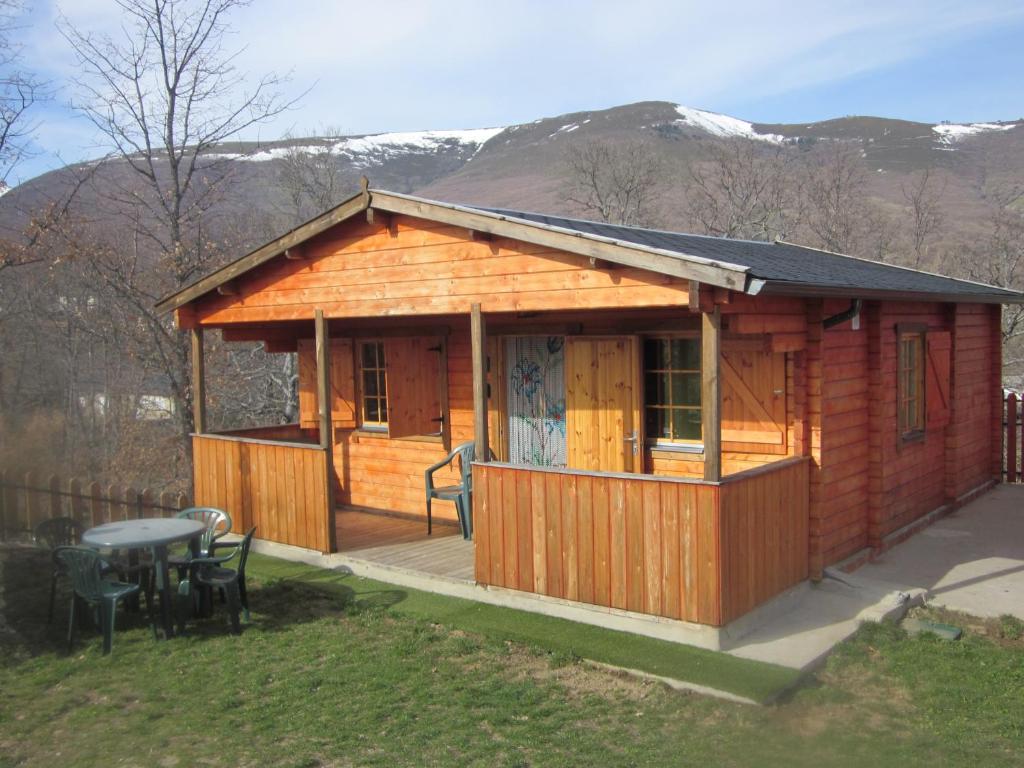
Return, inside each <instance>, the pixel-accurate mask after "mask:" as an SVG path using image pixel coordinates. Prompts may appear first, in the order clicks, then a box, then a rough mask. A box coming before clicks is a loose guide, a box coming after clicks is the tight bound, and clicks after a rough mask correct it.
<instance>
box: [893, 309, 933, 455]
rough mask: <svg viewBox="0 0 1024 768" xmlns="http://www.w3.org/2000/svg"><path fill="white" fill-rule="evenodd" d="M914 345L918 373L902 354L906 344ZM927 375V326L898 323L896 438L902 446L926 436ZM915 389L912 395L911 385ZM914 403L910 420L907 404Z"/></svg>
mask: <svg viewBox="0 0 1024 768" xmlns="http://www.w3.org/2000/svg"><path fill="white" fill-rule="evenodd" d="M911 341H916V343H917V346H918V350H917V354H916V355H915V362H916V364H917V370H916V371H915V370H914V367H913V366H908V365H907V364H906V361H907V357H906V355H905V351H904V349H905V348H904V344H905V343H906V342H911ZM927 375H928V326H927V325H925V324H923V323H898V324H897V325H896V434H897V436H898V437H899V439H900V441H901V442H903V443H909V442H915V441H917V440H921V439H923V438H924V436H925V432H926V428H927V424H926V419H927V413H928V411H927V403H926V402H925V387H926V383H927ZM911 380H913V384H914V388H913V391H911V388H910V382H911ZM911 400H913V401H914V414H913V418H910V416H909V413H910V412H909V410H908V409H907V407H906V406H907V403H908V402H909V401H911Z"/></svg>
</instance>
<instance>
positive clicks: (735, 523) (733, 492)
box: [720, 459, 809, 623]
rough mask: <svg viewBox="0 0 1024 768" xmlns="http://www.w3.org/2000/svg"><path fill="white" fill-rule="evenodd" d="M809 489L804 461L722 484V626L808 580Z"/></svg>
mask: <svg viewBox="0 0 1024 768" xmlns="http://www.w3.org/2000/svg"><path fill="white" fill-rule="evenodd" d="M808 488H809V486H808V464H807V461H806V460H802V459H789V460H786V461H782V462H778V464H777V466H772V465H768V466H767V467H765V471H752V472H750V473H749V474H748V475H746V476H742V475H740V476H737V477H736V478H735V479H732V480H727V481H726V482H724V483H723V484H722V487H721V505H722V507H721V516H720V519H721V530H720V542H721V544H720V546H721V578H722V622H723V623H728V622H729V621H732V620H733V619H735V618H738V617H740V616H742V615H743V614H744V613H746V612H748V611H750V610H751V609H752V608H754V607H756V606H758V605H760V604H761V603H763V602H765V601H766V600H768V599H770V598H772V597H774V596H775V595H777V594H779V593H780V592H782V591H783V590H785V589H787V588H788V587H791V586H793V585H794V584H797V583H799V582H801V581H803V580H804V579H806V578H807V575H808V570H807V569H808V549H807V541H808V528H807V526H808Z"/></svg>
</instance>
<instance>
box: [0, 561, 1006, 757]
mask: <svg viewBox="0 0 1024 768" xmlns="http://www.w3.org/2000/svg"><path fill="white" fill-rule="evenodd" d="M251 577H252V578H251V582H252V584H253V588H252V590H251V602H252V605H253V608H254V615H253V622H252V624H251V625H249V626H248V627H247V628H246V630H245V632H244V633H243V635H242V636H241V637H234V636H231V635H230V634H229V633H228V632H227V631H226V626H227V623H226V618H225V616H224V613H223V611H220V612H219V613H218V615H216V616H215V617H214V618H213V619H210V620H207V621H204V622H200V623H199V624H197V625H195V626H194V628H193V629H192V631H191V633H190V636H189V637H186V638H178V639H175V640H173V641H171V642H167V643H155V642H153V640H152V637H151V635H150V634H149V630H148V627H147V626H146V625H145V623H144V622H142V621H141V620H140V619H139V617H136V616H129V617H127V618H125V617H124V616H123V615H121V616H119V620H122V621H121V622H120V624H119V630H118V632H117V635H116V636H115V640H114V653H113V655H112V656H110V657H107V658H104V657H103V656H101V654H100V641H99V638H98V637H93V636H90V635H86V636H83V637H81V639H80V640H79V642H78V644H77V645H76V648H75V652H74V653H73V654H71V655H67V654H66V653H65V652H64V650H63V648H62V644H61V636H62V634H63V631H64V629H65V623H66V618H65V608H66V603H65V601H64V600H61V601H60V602H59V603H58V608H59V612H58V618H57V620H56V621H55V623H54V625H53V627H47V625H46V623H45V618H44V616H43V614H44V613H45V605H46V589H47V586H48V580H47V579H48V576H47V570H46V561H45V559H40V558H38V557H35V556H29V555H27V554H26V553H25V552H24V551H16V552H12V551H11V550H3V549H0V766H15V765H18V766H20V765H25V766H46V765H76V766H89V765H104V766H106V765H125V766H133V765H137V766H150V765H157V766H176V765H180V766H191V765H204V764H216V765H251V766H262V765H284V766H319V765H323V766H349V765H367V766H373V765H385V766H406V765H409V766H420V765H460V766H461V765H480V766H504V765H508V766H528V765H529V766H534V765H536V766H541V765H551V766H562V765H585V764H593V765H600V766H614V765H657V766H663V765H706V766H719V765H722V766H775V765H779V766H803V765H807V766H823V765H824V766H833V765H835V766H846V765H849V766H862V765H872V766H879V765H893V766H896V765H899V766H918V765H920V766H936V765H961V764H973V765H977V766H1018V765H1021V764H1022V763H1024V639H1022V638H1021V636H1020V629H1021V628H1020V626H1019V625H1017V624H1015V623H1013V622H978V621H974V620H968V619H966V618H965V617H957V616H952V617H951V616H948V615H946V616H939V617H938V618H940V619H943V620H947V621H952V622H953V623H959V624H960V625H961V626H965V627H966V630H967V631H966V634H965V637H964V639H963V640H962V641H960V642H957V643H948V642H944V641H940V640H938V639H935V638H932V637H929V636H919V637H915V638H910V637H907V636H906V634H905V633H904V632H903V631H902V630H901V629H899V628H898V627H895V626H891V625H873V626H868V627H865V628H864V629H863V630H862V631H861V632H860V633H859V634H858V635H857V636H856V637H855V638H854V639H853V640H851V641H850V642H849V643H847V644H845V645H844V646H842V647H841V648H840V649H839V651H838V652H837V653H836V654H835V655H834V656H833V658H832V659H831V660H830V662H829V664H828V666H827V667H826V668H825V669H824V670H823V671H822V672H821V673H820V674H819V676H818V679H817V680H816V681H814V682H813V684H811V685H809V686H807V687H806V688H804V689H801V690H799V691H798V692H797V693H795V694H794V695H792V696H791V697H789V698H788V699H787V700H786V701H784V702H781V703H779V704H776V705H774V706H772V707H763V708H760V707H752V706H744V705H739V704H730V703H727V702H722V701H719V700H714V699H708V698H704V697H700V696H696V695H691V694H683V693H678V692H675V691H672V690H669V689H667V688H666V687H665V686H662V685H660V684H657V683H650V682H643V681H637V680H634V679H632V678H627V677H622V676H618V675H615V674H611V673H608V672H604V671H601V670H597V669H593V668H591V667H588V666H587V665H585V664H582V663H580V662H579V661H578V660H577V659H576V657H575V655H574V653H576V652H577V649H581V648H582V649H585V650H586V651H587V653H588V655H600V654H602V653H603V654H606V656H607V659H602V660H608V659H610V660H611V661H612V663H621V664H628V665H629V666H642V664H641V663H640V662H643V663H646V664H647V665H648V666H652V667H660V665H671V664H678V663H686V664H689V669H690V670H691V671H693V670H698V671H699V670H704V673H705V674H707V675H709V676H713V677H715V678H716V679H718V680H721V679H725V680H732V681H733V683H734V684H735V685H738V686H740V687H742V686H744V685H746V686H748V688H749V689H751V690H759V689H761V688H763V687H765V686H770V685H771V684H772V683H771V681H772V679H773V678H772V675H774V674H776V673H777V670H774V669H773V668H770V667H769V668H767V669H762V668H760V665H757V666H754V667H749V668H746V669H744V668H743V667H734V666H732V665H731V664H729V663H728V662H727V661H726V662H721V661H720V660H719V659H718V655H717V654H710V655H708V657H707V658H705V657H704V655H703V654H700V653H698V654H696V655H689V654H686V653H684V654H681V655H679V656H675V655H673V653H672V652H671V649H663V648H661V647H660V646H661V645H662V644H660V643H655V644H653V645H650V646H646V645H645V643H644V642H639V643H638V644H633V643H632V642H630V641H627V642H625V643H623V644H621V646H620V645H619V644H617V643H615V642H613V641H611V640H609V638H608V636H606V635H604V634H601V633H596V634H591V633H590V632H589V631H584V632H580V631H578V627H576V626H575V625H573V626H572V627H571V629H570V630H569V631H567V630H566V628H565V627H564V626H560V625H561V622H555V623H544V622H540V621H536V622H535V621H534V620H535V618H538V617H532V616H529V617H525V618H524V615H523V614H520V613H517V612H511V611H503V609H497V608H490V607H487V606H475V605H474V604H466V603H464V602H463V601H450V600H448V599H447V598H437V597H434V596H431V595H425V594H423V593H417V592H413V591H410V590H406V589H404V588H399V587H394V586H391V585H386V584H381V583H376V582H369V581H365V580H360V579H357V578H355V577H352V576H339V575H338V574H331V573H328V572H323V571H316V570H315V569H308V568H305V567H303V566H295V565H293V564H289V563H283V562H281V561H276V560H272V559H270V558H254V559H253V562H252V571H251ZM547 621H550V620H547ZM611 636H612V637H614V638H618V639H620V640H621V639H622V636H620V635H617V634H616V633H611ZM636 654H640V655H646V656H649V657H650V658H647V659H646V660H644V659H640V660H635V659H634V660H633V661H630V660H629V657H631V656H634V655H636ZM745 677H752V678H753V682H749V681H747V682H744V678H745Z"/></svg>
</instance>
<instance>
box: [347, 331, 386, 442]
mask: <svg viewBox="0 0 1024 768" xmlns="http://www.w3.org/2000/svg"><path fill="white" fill-rule="evenodd" d="M370 344H372V345H374V346H376V347H377V351H376V363H377V365H376V367H374V368H366V367H365V365H364V359H365V358H364V357H363V348H364V347H365V346H367V345H370ZM355 346H356V350H355V355H356V363H357V365H356V368H357V370H358V376H357V377H356V395H357V399H358V401H359V412H358V415H359V429H362V430H365V431H367V432H374V433H387V431H388V403H389V399H388V391H387V381H388V374H387V358H386V357H385V355H386V354H387V353H386V345H385V343H384V339H378V338H369V339H356V345H355ZM365 371H375V372H376V373H377V385H378V393H377V394H376V395H367V394H366V385H365V376H364V372H365ZM381 383H383V385H384V392H383V393H381V392H380V391H379V388H380V385H381ZM368 398H372V399H374V400H376V401H377V410H378V415H379V414H380V413H381V407H382V406H383V416H384V418H383V419H382V420H378V421H371V420H369V419H368V418H367V408H366V401H367V399H368Z"/></svg>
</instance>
